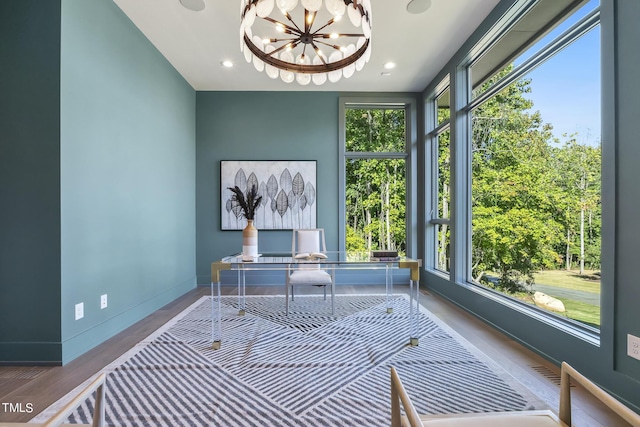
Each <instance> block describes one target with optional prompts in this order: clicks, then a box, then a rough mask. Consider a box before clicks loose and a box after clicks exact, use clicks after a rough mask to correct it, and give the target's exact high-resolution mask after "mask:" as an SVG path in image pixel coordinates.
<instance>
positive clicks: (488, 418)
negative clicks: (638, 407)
mask: <svg viewBox="0 0 640 427" xmlns="http://www.w3.org/2000/svg"><path fill="white" fill-rule="evenodd" d="M572 380H573V381H574V382H576V383H578V384H580V385H581V386H582V388H583V389H584V390H586V391H587V392H589V393H590V394H591V395H592V396H594V397H595V398H597V399H598V400H600V401H601V402H602V403H603V404H605V405H606V406H607V407H608V408H609V409H610V410H611V411H612V412H614V413H616V414H617V415H618V416H619V417H620V418H622V419H624V420H625V421H627V422H628V423H629V425H631V426H633V427H640V415H639V414H636V413H635V412H633V411H632V410H631V409H629V408H628V407H626V406H625V405H623V404H622V403H621V402H619V401H618V400H616V399H615V398H613V397H612V396H611V395H609V394H608V393H607V392H605V391H604V390H602V389H601V388H600V387H598V386H597V385H595V384H594V383H593V382H591V381H590V380H588V379H587V378H586V377H585V376H584V375H582V374H581V373H579V372H578V371H576V370H575V369H574V368H573V367H571V366H570V365H569V364H568V363H566V362H562V366H561V371H560V408H559V417H558V416H556V415H555V414H554V413H553V412H551V411H549V410H536V411H512V412H485V413H479V414H447V415H420V414H418V412H417V411H416V409H415V407H414V406H413V403H412V402H411V399H410V398H409V395H408V394H407V392H406V390H405V388H404V386H403V385H402V382H401V381H400V377H399V376H398V373H397V372H396V370H395V369H394V368H393V367H392V368H391V426H392V427H401V426H409V427H445V426H460V427H485V426H486V427H489V426H490V427H506V426H518V427H547V426H549V427H553V426H563V427H568V426H571V381H572ZM401 408H403V409H404V411H405V415H404V416H402V414H401Z"/></svg>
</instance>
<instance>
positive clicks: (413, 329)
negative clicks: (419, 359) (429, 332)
mask: <svg viewBox="0 0 640 427" xmlns="http://www.w3.org/2000/svg"><path fill="white" fill-rule="evenodd" d="M414 284H415V287H414ZM414 288H415V289H414ZM419 295H420V282H419V281H417V280H409V344H410V345H412V346H417V345H418V338H419V336H420V331H419V329H420V328H419V322H420V301H419ZM414 299H415V304H416V306H415V310H414V307H413V302H414Z"/></svg>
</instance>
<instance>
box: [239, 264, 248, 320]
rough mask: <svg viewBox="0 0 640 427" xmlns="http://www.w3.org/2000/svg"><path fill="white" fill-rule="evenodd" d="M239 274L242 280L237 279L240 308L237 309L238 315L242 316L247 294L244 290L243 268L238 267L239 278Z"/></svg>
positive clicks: (244, 277) (244, 276)
mask: <svg viewBox="0 0 640 427" xmlns="http://www.w3.org/2000/svg"><path fill="white" fill-rule="evenodd" d="M240 276H242V280H241V281H239V283H238V307H240V310H239V311H238V316H244V315H245V313H246V312H247V311H246V308H247V307H246V303H247V300H246V298H245V297H246V295H247V291H246V273H245V271H244V268H242V267H241V268H240V270H238V277H239V278H240Z"/></svg>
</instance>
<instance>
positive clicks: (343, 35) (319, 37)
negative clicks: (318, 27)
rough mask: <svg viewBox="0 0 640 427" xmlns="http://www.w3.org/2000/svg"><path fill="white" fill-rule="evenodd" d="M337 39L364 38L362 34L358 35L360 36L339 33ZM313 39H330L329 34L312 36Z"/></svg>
mask: <svg viewBox="0 0 640 427" xmlns="http://www.w3.org/2000/svg"><path fill="white" fill-rule="evenodd" d="M338 37H364V34H362V33H360V34H351V33H348V34H343V33H340V34H338ZM313 38H314V39H316V40H317V39H330V38H331V34H327V33H320V34H315V33H314V34H313Z"/></svg>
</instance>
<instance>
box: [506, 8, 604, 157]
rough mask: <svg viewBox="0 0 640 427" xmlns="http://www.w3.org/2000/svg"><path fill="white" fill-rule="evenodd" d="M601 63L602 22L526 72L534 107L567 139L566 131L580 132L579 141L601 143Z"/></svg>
mask: <svg viewBox="0 0 640 427" xmlns="http://www.w3.org/2000/svg"><path fill="white" fill-rule="evenodd" d="M597 6H598V1H597V0H596V1H594V0H592V1H590V2H589V3H588V4H587V5H585V6H584V7H583V8H582V9H581V11H580V12H579V13H578V14H577V17H576V16H574V17H572V18H571V19H570V20H568V21H567V22H566V23H563V24H562V25H561V26H560V27H559V28H558V29H556V30H554V31H553V32H552V33H551V34H550V35H549V36H547V37H546V38H545V39H544V41H543V42H542V43H546V42H548V40H549V39H550V38H551V37H556V36H557V35H558V34H560V33H561V32H562V31H564V30H565V29H566V28H568V27H569V26H570V25H572V24H574V23H575V22H576V21H577V20H578V19H579V18H581V17H583V16H585V15H586V14H587V13H588V12H590V11H592V10H593V9H594V8H596V7H597ZM539 44H540V43H539ZM539 48H540V46H539V45H536V46H535V47H533V48H532V49H531V50H530V51H529V52H526V53H525V54H523V59H526V58H528V57H529V56H530V54H531V53H532V51H537V50H538V49H539ZM520 62H522V60H520ZM515 64H516V65H518V64H519V62H518V61H516V62H515ZM600 65H601V61H600V26H597V27H596V28H594V29H592V30H591V31H589V32H588V33H587V34H585V35H583V36H582V37H581V38H579V39H578V40H576V41H575V42H573V43H572V44H570V45H569V46H567V47H565V48H564V49H563V50H562V51H560V52H559V53H557V54H556V55H554V56H553V57H552V58H551V59H549V60H547V61H546V62H544V63H543V64H541V65H540V66H538V67H537V68H536V69H534V70H533V71H532V72H530V73H529V74H527V75H526V76H525V78H530V79H531V89H532V92H531V93H528V94H525V96H526V97H527V98H529V99H531V100H532V101H533V103H534V107H533V110H537V111H540V113H541V115H542V119H543V120H544V122H545V123H551V124H552V125H553V128H554V129H553V133H554V136H556V137H558V138H560V139H561V141H564V140H565V138H563V137H562V135H563V134H565V133H566V134H574V133H577V136H576V138H577V140H578V142H581V143H586V144H589V145H598V144H599V143H600V132H601V119H600V116H601V94H600V92H601V87H600V86H601V85H600Z"/></svg>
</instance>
